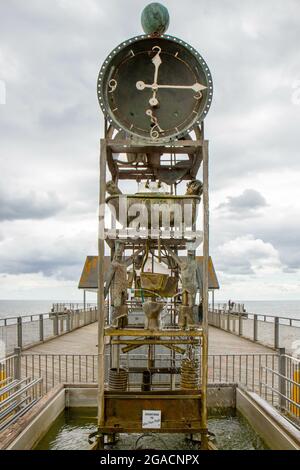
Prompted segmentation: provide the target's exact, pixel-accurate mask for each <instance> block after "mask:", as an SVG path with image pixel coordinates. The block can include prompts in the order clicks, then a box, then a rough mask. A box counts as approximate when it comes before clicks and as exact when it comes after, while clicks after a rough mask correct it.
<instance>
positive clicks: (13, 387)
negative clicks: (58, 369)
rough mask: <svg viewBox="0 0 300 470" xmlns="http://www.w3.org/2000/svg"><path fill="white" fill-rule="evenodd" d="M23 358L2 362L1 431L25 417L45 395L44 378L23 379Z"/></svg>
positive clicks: (0, 376) (11, 358)
mask: <svg viewBox="0 0 300 470" xmlns="http://www.w3.org/2000/svg"><path fill="white" fill-rule="evenodd" d="M21 376H22V373H21V356H20V354H14V355H12V356H10V357H8V358H4V359H1V360H0V431H3V430H4V429H6V428H7V427H8V426H9V425H11V424H13V423H14V422H15V421H16V420H17V419H18V418H20V417H21V416H23V415H24V414H25V413H26V412H27V411H28V410H29V409H30V408H31V407H32V406H33V405H34V404H35V403H37V401H38V400H39V399H40V398H41V396H42V394H43V386H42V378H41V377H38V378H35V379H32V378H30V377H23V378H21Z"/></svg>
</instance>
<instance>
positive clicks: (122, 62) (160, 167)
mask: <svg viewBox="0 0 300 470" xmlns="http://www.w3.org/2000/svg"><path fill="white" fill-rule="evenodd" d="M153 8H158V14H159V15H160V18H161V19H162V21H161V23H163V24H164V25H165V27H166V26H167V23H168V15H167V11H166V9H165V8H164V7H162V6H160V5H158V4H154V5H153V4H151V5H149V6H148V7H146V9H145V10H144V12H143V26H144V29H145V31H146V34H145V35H142V36H137V37H134V38H132V39H129V40H126V41H124V42H123V43H122V44H120V45H119V46H118V47H116V48H115V49H114V50H113V51H112V52H111V53H110V54H109V56H108V57H107V59H106V60H105V61H104V64H103V66H102V68H101V70H100V72H99V78H98V98H99V104H100V106H101V109H102V111H103V113H104V116H105V128H104V138H103V139H101V151H100V198H99V203H100V206H99V240H98V310H99V329H98V333H99V337H98V364H99V365H98V367H99V370H98V381H99V382H98V442H97V448H104V446H105V443H106V442H110V443H111V442H113V440H114V438H115V436H116V435H118V434H121V433H145V432H149V431H151V432H157V433H184V434H186V435H189V436H195V435H197V436H199V437H200V440H201V446H202V448H203V449H207V448H208V447H209V441H208V429H207V377H208V370H207V354H208V270H209V238H208V237H209V200H208V141H207V140H205V138H204V125H203V120H204V118H205V116H206V115H207V112H208V110H209V107H210V104H211V100H212V88H213V87H212V78H211V74H210V71H209V69H208V66H207V64H206V63H205V61H204V59H203V58H202V57H201V56H200V54H199V53H198V52H197V51H196V50H195V49H193V47H191V46H190V45H189V44H187V43H185V42H184V41H183V40H181V39H178V38H175V37H172V36H169V35H166V34H163V33H165V27H164V28H162V27H160V28H158V26H157V23H156V22H155V21H154V22H153V18H155V17H157V15H156V16H155V15H153V13H155V12H154V11H153ZM166 15H167V16H166ZM198 173H199V174H200V175H201V180H200V179H198V178H199V176H198ZM108 208H109V211H108V212H109V215H108V216H107V209H108ZM201 215H202V217H201ZM197 217H198V219H200V220H202V227H201V230H198V229H197ZM201 249H202V256H201V257H198V256H197V255H196V250H201ZM107 255H109V259H110V263H108V267H107V268H106V269H103V268H104V266H107V261H105V260H107V258H106V256H107Z"/></svg>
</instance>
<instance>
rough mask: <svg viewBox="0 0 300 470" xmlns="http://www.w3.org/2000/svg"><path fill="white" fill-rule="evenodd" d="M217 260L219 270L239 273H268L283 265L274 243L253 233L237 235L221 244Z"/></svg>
mask: <svg viewBox="0 0 300 470" xmlns="http://www.w3.org/2000/svg"><path fill="white" fill-rule="evenodd" d="M216 262H217V266H218V270H220V271H222V272H225V273H227V274H238V275H253V274H268V273H273V272H278V270H280V269H281V267H282V265H281V262H280V259H279V254H278V252H277V250H276V249H275V248H274V247H273V245H272V244H271V243H266V242H264V241H263V240H260V239H255V238H254V237H253V236H252V235H246V236H242V237H237V238H235V239H233V240H230V241H228V242H226V243H224V244H223V245H221V246H219V247H218V249H217V252H216Z"/></svg>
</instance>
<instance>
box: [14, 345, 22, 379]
mask: <svg viewBox="0 0 300 470" xmlns="http://www.w3.org/2000/svg"><path fill="white" fill-rule="evenodd" d="M14 353H15V358H14V379H16V380H21V348H20V347H17V348H15V350H14Z"/></svg>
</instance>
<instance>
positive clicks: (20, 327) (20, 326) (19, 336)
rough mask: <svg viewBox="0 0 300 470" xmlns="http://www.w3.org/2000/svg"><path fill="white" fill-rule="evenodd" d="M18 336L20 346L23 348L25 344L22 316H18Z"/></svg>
mask: <svg viewBox="0 0 300 470" xmlns="http://www.w3.org/2000/svg"><path fill="white" fill-rule="evenodd" d="M17 338H18V348H20V349H22V346H23V334H22V317H18V318H17Z"/></svg>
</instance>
